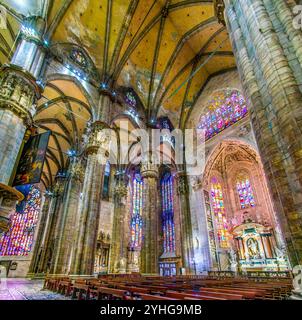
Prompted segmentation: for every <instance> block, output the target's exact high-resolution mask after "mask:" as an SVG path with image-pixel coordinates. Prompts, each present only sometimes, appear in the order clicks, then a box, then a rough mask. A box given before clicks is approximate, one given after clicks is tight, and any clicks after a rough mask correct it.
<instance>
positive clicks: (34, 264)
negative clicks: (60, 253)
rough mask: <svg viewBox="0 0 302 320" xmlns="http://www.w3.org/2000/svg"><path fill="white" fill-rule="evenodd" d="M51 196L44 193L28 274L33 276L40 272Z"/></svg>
mask: <svg viewBox="0 0 302 320" xmlns="http://www.w3.org/2000/svg"><path fill="white" fill-rule="evenodd" d="M50 202H51V196H50V195H48V194H45V195H44V202H43V207H42V209H41V214H40V222H39V227H38V232H37V236H36V240H35V243H34V244H33V247H34V250H33V254H32V259H31V263H30V266H29V270H28V275H29V276H33V275H34V274H35V273H37V272H38V266H39V260H40V258H41V253H42V252H41V243H42V240H43V235H44V231H45V229H46V223H47V218H48V215H49V209H50Z"/></svg>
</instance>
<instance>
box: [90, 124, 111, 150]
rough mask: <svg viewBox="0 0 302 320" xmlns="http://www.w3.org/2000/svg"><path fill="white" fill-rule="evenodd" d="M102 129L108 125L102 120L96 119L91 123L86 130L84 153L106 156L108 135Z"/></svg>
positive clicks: (108, 141)
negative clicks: (89, 127) (86, 137)
mask: <svg viewBox="0 0 302 320" xmlns="http://www.w3.org/2000/svg"><path fill="white" fill-rule="evenodd" d="M104 129H109V128H108V125H107V124H106V123H104V122H102V121H96V122H94V123H93V124H92V127H91V129H89V132H88V142H87V147H86V154H87V155H88V154H97V153H98V154H100V156H101V155H104V156H108V148H109V143H110V138H111V137H110V136H109V134H108V133H107V132H105V130H104Z"/></svg>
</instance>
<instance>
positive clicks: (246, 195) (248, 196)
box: [237, 177, 256, 209]
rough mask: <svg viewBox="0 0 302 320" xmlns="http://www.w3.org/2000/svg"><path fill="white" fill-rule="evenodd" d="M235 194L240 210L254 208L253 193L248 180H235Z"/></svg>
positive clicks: (242, 178)
mask: <svg viewBox="0 0 302 320" xmlns="http://www.w3.org/2000/svg"><path fill="white" fill-rule="evenodd" d="M237 192H238V195H239V199H240V206H241V209H246V208H250V207H255V205H256V204H255V198H254V193H253V190H252V187H251V183H250V180H249V179H248V178H247V177H241V178H238V180H237Z"/></svg>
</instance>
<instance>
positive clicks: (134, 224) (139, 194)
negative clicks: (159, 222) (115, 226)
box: [130, 173, 143, 249]
mask: <svg viewBox="0 0 302 320" xmlns="http://www.w3.org/2000/svg"><path fill="white" fill-rule="evenodd" d="M142 210H143V180H142V178H141V175H140V174H139V173H136V174H135V175H134V177H133V187H132V217H131V226H130V230H131V235H130V237H131V240H130V241H131V243H130V246H131V248H133V249H134V248H140V246H141V243H142V226H143V218H142Z"/></svg>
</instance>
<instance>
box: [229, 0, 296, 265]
mask: <svg viewBox="0 0 302 320" xmlns="http://www.w3.org/2000/svg"><path fill="white" fill-rule="evenodd" d="M284 3H285V1H284ZM225 5H226V10H225V16H226V20H227V25H228V30H229V33H230V37H231V41H232V45H233V49H234V53H235V56H236V60H237V65H238V69H239V74H240V77H241V80H242V84H243V87H244V90H245V94H246V96H247V98H249V101H250V103H251V105H250V112H251V121H252V125H253V128H254V132H255V137H256V140H257V142H258V147H259V151H260V155H261V158H262V162H263V165H264V169H265V173H266V175H267V178H268V179H267V180H268V183H269V187H270V190H271V192H272V196H273V200H274V205H275V208H276V212H277V214H278V218H279V220H280V223H281V227H282V229H283V232H284V234H285V238H286V243H287V247H288V251H289V255H290V260H291V263H292V265H293V266H294V265H297V264H301V263H302V152H301V150H302V131H301V128H302V113H301V104H302V94H301V90H300V89H299V83H301V79H300V75H298V74H297V72H296V70H298V69H299V70H300V68H301V64H300V62H299V61H301V46H302V43H301V42H299V43H298V42H297V41H296V40H295V39H297V38H300V36H301V30H299V31H295V33H294V34H292V35H291V36H290V38H286V37H284V34H283V32H282V24H283V26H285V31H286V32H288V31H289V30H290V27H289V25H288V21H289V20H288V16H289V15H291V20H293V14H291V13H290V12H289V10H286V8H285V7H284V5H283V4H281V2H280V1H272V0H253V1H251V0H226V1H225ZM290 52H291V53H290ZM289 53H290V54H289Z"/></svg>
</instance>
